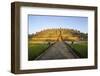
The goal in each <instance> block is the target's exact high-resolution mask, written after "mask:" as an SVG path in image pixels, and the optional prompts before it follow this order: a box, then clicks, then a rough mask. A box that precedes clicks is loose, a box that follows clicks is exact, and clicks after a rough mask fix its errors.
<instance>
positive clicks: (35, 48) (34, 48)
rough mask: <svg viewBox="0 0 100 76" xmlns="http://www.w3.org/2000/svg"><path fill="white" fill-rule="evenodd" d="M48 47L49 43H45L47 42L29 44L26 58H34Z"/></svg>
mask: <svg viewBox="0 0 100 76" xmlns="http://www.w3.org/2000/svg"><path fill="white" fill-rule="evenodd" d="M48 47H49V45H47V44H29V47H28V60H34V59H35V58H36V57H38V56H39V55H40V54H41V53H43V52H44V51H45V49H46V48H48Z"/></svg>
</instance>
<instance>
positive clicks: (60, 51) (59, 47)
mask: <svg viewBox="0 0 100 76" xmlns="http://www.w3.org/2000/svg"><path fill="white" fill-rule="evenodd" d="M75 58H79V57H78V56H77V55H76V54H75V53H74V52H73V51H72V49H71V48H70V47H69V46H68V45H65V43H64V42H62V41H59V42H56V43H55V44H54V45H52V46H51V47H50V48H48V49H47V50H46V51H45V52H44V53H42V54H41V55H40V56H38V57H37V58H36V60H53V59H75Z"/></svg>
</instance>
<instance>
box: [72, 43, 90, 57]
mask: <svg viewBox="0 0 100 76" xmlns="http://www.w3.org/2000/svg"><path fill="white" fill-rule="evenodd" d="M71 47H72V48H73V49H75V50H74V51H75V53H76V54H77V55H79V56H80V57H81V58H87V57H88V43H87V41H84V42H81V43H77V44H72V45H71Z"/></svg>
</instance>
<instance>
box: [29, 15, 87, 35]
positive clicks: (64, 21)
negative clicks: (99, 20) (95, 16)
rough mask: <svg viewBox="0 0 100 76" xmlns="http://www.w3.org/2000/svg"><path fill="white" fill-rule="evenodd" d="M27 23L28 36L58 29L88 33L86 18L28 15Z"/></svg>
mask: <svg viewBox="0 0 100 76" xmlns="http://www.w3.org/2000/svg"><path fill="white" fill-rule="evenodd" d="M28 21H29V22H28V26H29V29H28V30H29V31H28V34H33V33H34V34H35V33H36V32H40V31H42V30H45V29H52V28H60V27H61V28H65V29H74V30H79V31H80V32H83V33H88V17H75V16H44V15H29V16H28Z"/></svg>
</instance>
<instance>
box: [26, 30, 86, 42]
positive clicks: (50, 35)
mask: <svg viewBox="0 0 100 76" xmlns="http://www.w3.org/2000/svg"><path fill="white" fill-rule="evenodd" d="M87 35H88V34H87V33H82V32H80V31H79V30H74V29H64V28H54V29H45V30H42V31H40V32H36V34H31V35H30V34H29V35H28V39H29V42H30V43H40V42H49V41H50V42H55V41H57V40H63V41H82V40H87Z"/></svg>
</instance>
